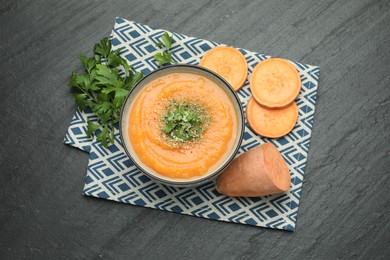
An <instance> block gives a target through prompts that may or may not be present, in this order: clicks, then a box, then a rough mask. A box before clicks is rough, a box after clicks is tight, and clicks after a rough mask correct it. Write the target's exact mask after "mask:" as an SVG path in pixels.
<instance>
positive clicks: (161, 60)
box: [154, 32, 176, 67]
mask: <svg viewBox="0 0 390 260" xmlns="http://www.w3.org/2000/svg"><path fill="white" fill-rule="evenodd" d="M172 42H173V37H172V36H169V34H168V33H167V32H164V34H163V35H162V36H161V42H158V43H156V47H160V48H161V47H165V48H166V50H165V51H162V52H161V53H156V54H155V55H154V59H155V60H156V61H157V62H158V66H159V67H161V66H163V65H166V64H169V63H176V62H174V61H173V60H172V52H170V49H171V46H172Z"/></svg>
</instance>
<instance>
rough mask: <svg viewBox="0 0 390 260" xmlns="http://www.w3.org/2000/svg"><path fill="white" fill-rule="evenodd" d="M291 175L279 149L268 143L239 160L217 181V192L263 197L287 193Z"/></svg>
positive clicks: (229, 194)
mask: <svg viewBox="0 0 390 260" xmlns="http://www.w3.org/2000/svg"><path fill="white" fill-rule="evenodd" d="M289 188H290V173H289V170H288V167H287V164H286V162H285V161H284V159H283V157H282V156H281V154H280V153H279V151H278V150H277V148H276V147H275V146H274V145H273V144H271V143H267V144H264V145H262V146H257V147H255V148H252V149H251V150H249V151H248V152H246V153H244V154H242V155H240V156H239V157H238V158H236V159H235V160H234V161H233V162H232V163H231V164H230V165H229V167H228V168H227V169H226V170H225V171H224V172H223V173H222V174H221V175H220V176H219V177H218V180H217V183H216V189H217V190H218V192H219V193H221V194H224V195H226V196H232V197H233V196H240V197H260V196H265V195H271V194H278V193H282V192H286V191H288V190H289Z"/></svg>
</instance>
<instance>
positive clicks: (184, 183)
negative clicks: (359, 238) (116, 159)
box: [119, 64, 245, 187]
mask: <svg viewBox="0 0 390 260" xmlns="http://www.w3.org/2000/svg"><path fill="white" fill-rule="evenodd" d="M177 67H187V68H191V69H195V70H203V71H205V72H206V73H210V74H212V75H213V76H214V77H216V78H218V79H219V80H221V81H222V82H223V83H224V84H225V85H226V86H227V89H228V90H229V91H230V92H231V93H232V95H233V97H234V100H233V102H237V105H238V111H237V114H238V115H237V116H238V117H239V118H241V127H239V129H241V133H240V135H239V136H238V137H237V138H238V142H237V145H236V147H234V149H233V152H232V153H231V155H230V156H229V157H228V159H227V160H226V161H225V163H224V164H222V165H221V166H219V167H217V168H216V169H215V170H214V171H213V172H211V173H210V174H207V175H205V176H200V178H198V179H190V180H188V181H180V182H175V181H171V180H166V179H163V178H160V177H159V176H156V175H155V174H153V173H150V172H148V171H147V170H146V169H144V168H143V167H142V166H141V165H139V164H138V163H137V162H136V160H135V159H134V158H133V157H132V155H131V154H130V152H129V150H128V148H127V145H126V143H125V140H124V138H123V132H122V129H123V127H125V125H123V124H122V121H123V117H124V110H125V107H126V104H127V102H128V100H129V98H130V96H131V94H132V93H133V92H134V91H135V90H136V89H137V88H138V87H139V86H140V85H141V84H142V82H143V81H145V80H146V79H147V78H148V77H150V76H151V75H153V74H155V73H157V72H160V71H163V70H170V69H174V68H177ZM244 132H245V116H244V112H243V108H242V105H241V101H240V99H239V98H238V95H237V93H236V91H235V90H234V89H233V87H232V86H231V85H230V84H229V83H228V82H227V81H226V80H225V79H224V78H222V77H221V76H220V75H218V74H217V73H215V72H213V71H211V70H209V69H207V68H205V67H202V66H198V65H191V64H175V65H168V66H164V67H161V68H158V69H156V70H153V71H152V72H150V73H149V74H147V75H145V76H144V77H142V78H141V79H140V80H139V81H138V82H137V83H136V84H135V85H134V86H133V88H132V89H131V90H130V91H129V93H128V94H127V96H126V98H125V100H124V102H123V105H122V108H121V113H120V117H119V135H120V139H121V145H122V147H123V149H124V150H125V153H126V154H127V156H128V157H129V159H130V160H131V161H132V162H133V164H134V165H135V166H136V167H137V169H139V170H140V171H141V172H143V173H144V174H146V175H147V176H148V177H150V178H151V179H153V180H156V181H158V182H160V183H162V184H166V185H170V186H180V187H183V186H191V185H201V184H202V183H204V182H206V181H208V180H210V179H212V178H214V177H216V176H218V175H219V174H220V173H222V172H223V171H224V170H225V169H226V168H227V167H228V166H229V164H230V163H231V162H232V161H233V160H234V158H235V156H236V155H237V152H238V150H239V149H240V147H241V144H242V140H243V137H244ZM180 180H182V179H180Z"/></svg>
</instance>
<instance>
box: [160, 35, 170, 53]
mask: <svg viewBox="0 0 390 260" xmlns="http://www.w3.org/2000/svg"><path fill="white" fill-rule="evenodd" d="M161 40H162V41H163V43H164V45H165V47H166V48H167V50H168V51H169V49H170V48H171V45H172V37H171V36H169V34H168V33H167V32H164V34H163V36H161Z"/></svg>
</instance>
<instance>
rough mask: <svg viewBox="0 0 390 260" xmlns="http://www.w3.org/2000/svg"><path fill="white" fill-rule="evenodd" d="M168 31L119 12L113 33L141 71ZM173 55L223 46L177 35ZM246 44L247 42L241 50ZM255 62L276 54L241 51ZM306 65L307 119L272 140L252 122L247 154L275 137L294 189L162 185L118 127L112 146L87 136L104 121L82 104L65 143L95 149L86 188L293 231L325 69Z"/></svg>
mask: <svg viewBox="0 0 390 260" xmlns="http://www.w3.org/2000/svg"><path fill="white" fill-rule="evenodd" d="M164 31H165V30H161V29H156V28H152V27H149V26H145V25H142V24H139V23H136V22H130V21H127V20H125V19H122V18H116V22H115V26H114V29H113V31H112V33H111V40H112V43H113V48H114V49H117V48H121V47H124V49H123V50H122V51H121V53H120V55H121V56H122V57H123V58H125V59H127V60H128V63H129V64H130V65H132V66H133V67H134V68H135V70H136V71H143V72H144V74H145V75H146V74H148V73H149V72H150V71H153V70H155V69H157V64H156V63H155V61H154V57H153V56H154V54H155V53H156V52H158V51H159V50H158V49H156V47H155V44H156V43H157V42H158V41H159V39H160V37H161V35H162V34H163V32H164ZM169 33H170V34H173V38H174V42H173V44H172V48H171V50H172V52H173V60H174V61H176V62H178V63H186V64H198V63H199V61H200V59H201V58H202V57H203V55H204V53H205V52H206V51H208V50H209V49H211V48H213V47H215V46H218V45H221V44H219V43H216V42H211V41H207V40H202V39H198V38H194V37H188V36H185V35H182V34H177V33H172V32H169ZM238 49H239V48H238ZM239 50H240V51H241V53H242V54H243V55H244V56H245V58H246V60H247V62H248V69H249V73H248V78H250V75H251V72H252V70H253V68H254V67H255V66H256V65H257V64H258V63H259V62H260V61H262V60H264V59H267V58H270V56H267V55H263V54H258V53H255V52H251V51H247V50H244V49H239ZM293 64H294V65H295V67H296V69H297V70H298V72H299V74H300V77H301V80H302V89H301V92H300V94H299V96H298V98H297V100H296V102H297V105H298V107H299V117H298V121H297V124H296V125H295V127H294V129H293V130H292V131H291V132H290V133H289V134H288V135H286V136H284V137H282V138H279V139H267V138H262V137H259V136H258V135H257V134H255V133H253V132H252V131H251V129H250V128H248V124H247V122H246V127H245V134H244V139H243V142H242V145H241V148H240V150H239V154H240V153H243V152H245V151H248V150H249V149H251V148H253V147H255V146H257V145H260V144H263V143H266V142H271V143H273V144H274V145H275V146H276V147H277V148H278V150H279V151H280V152H281V153H282V155H283V157H284V159H285V160H286V162H287V164H288V167H289V170H290V174H291V187H290V190H289V191H288V192H286V193H283V194H279V195H272V196H265V197H258V198H247V197H235V198H231V197H226V196H223V195H221V194H219V193H218V192H217V191H216V190H215V188H214V182H212V181H210V182H208V183H205V184H203V185H201V186H199V187H196V188H178V187H170V186H166V185H163V184H159V183H156V182H154V181H153V180H151V179H150V178H149V177H148V176H146V175H145V174H143V173H142V172H140V171H139V170H138V169H137V168H136V167H135V166H134V165H133V164H132V162H131V161H130V159H129V158H128V157H127V156H126V154H125V152H124V150H123V148H122V146H121V141H120V138H119V131H118V128H117V129H116V132H115V144H114V145H110V146H109V147H108V148H104V147H102V146H101V145H100V143H99V142H96V141H95V140H94V139H91V138H88V137H87V135H86V129H87V123H86V122H87V120H90V121H92V122H96V121H97V119H96V117H95V116H94V115H93V113H92V111H91V110H90V109H88V108H87V109H86V110H85V111H79V110H77V111H76V113H75V115H74V117H73V119H72V122H71V125H70V127H69V129H68V131H67V133H66V137H65V140H64V143H65V144H68V145H71V146H74V147H77V148H79V149H81V150H83V151H86V152H89V163H88V170H87V176H86V180H85V186H84V190H83V194H84V195H87V196H93V197H97V198H102V199H107V200H113V201H117V202H122V203H128V204H132V205H138V206H142V207H148V208H154V209H160V210H167V211H171V212H175V213H181V214H186V215H192V216H197V217H202V218H208V219H214V220H220V221H228V222H234V223H241V224H247V225H253V226H259V227H268V228H275V229H283V230H289V231H293V230H294V229H295V223H296V220H297V211H298V205H299V198H300V194H301V187H302V182H303V175H304V171H305V165H306V160H307V154H308V149H309V145H310V136H311V129H312V126H313V116H314V110H315V101H316V93H317V86H318V77H319V67H318V66H311V65H306V64H302V63H298V62H293ZM238 96H239V98H240V100H241V104H242V106H243V108H244V111H245V106H246V104H247V101H248V100H249V98H250V97H251V92H250V89H249V82H248V80H247V81H246V82H245V86H244V87H243V88H242V89H241V90H240V91H239V92H238Z"/></svg>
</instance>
